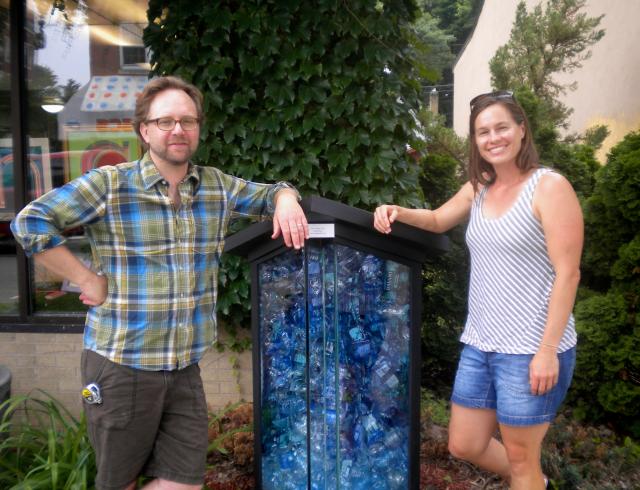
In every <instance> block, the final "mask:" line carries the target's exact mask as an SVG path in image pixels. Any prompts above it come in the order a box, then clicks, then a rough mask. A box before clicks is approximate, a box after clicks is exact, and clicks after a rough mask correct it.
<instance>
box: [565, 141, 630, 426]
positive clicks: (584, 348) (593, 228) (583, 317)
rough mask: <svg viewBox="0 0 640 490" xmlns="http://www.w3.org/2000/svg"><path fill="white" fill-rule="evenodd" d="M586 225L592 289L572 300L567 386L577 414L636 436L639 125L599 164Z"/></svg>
mask: <svg viewBox="0 0 640 490" xmlns="http://www.w3.org/2000/svg"><path fill="white" fill-rule="evenodd" d="M585 225H586V226H585V229H586V237H585V238H586V239H585V255H584V269H585V273H586V274H585V275H586V276H587V277H586V282H587V284H588V285H589V286H590V287H591V288H592V289H593V290H595V291H586V292H585V291H583V292H582V295H586V296H587V297H586V298H584V299H582V300H581V301H579V302H578V304H577V306H576V326H577V330H578V333H579V335H580V345H579V349H578V361H577V366H576V374H575V380H574V385H573V387H572V389H571V391H570V394H571V397H572V399H573V403H574V404H575V405H576V406H577V410H576V411H577V413H578V415H580V416H582V417H587V418H590V419H595V420H598V419H603V420H609V421H612V422H613V421H615V422H617V423H618V426H619V427H620V428H623V430H625V431H630V432H631V433H632V434H633V435H634V436H635V437H640V417H639V416H640V316H639V315H638V306H639V305H640V132H634V133H630V134H628V135H627V136H626V137H625V138H624V139H623V141H621V142H620V143H619V144H618V145H616V146H615V147H614V148H613V149H612V150H611V152H610V153H609V156H608V160H607V164H606V165H605V166H603V167H602V168H601V169H600V170H599V171H598V173H597V175H596V185H595V190H594V192H593V195H592V196H591V197H590V198H589V199H588V200H587V203H586V209H585ZM596 291H597V292H596Z"/></svg>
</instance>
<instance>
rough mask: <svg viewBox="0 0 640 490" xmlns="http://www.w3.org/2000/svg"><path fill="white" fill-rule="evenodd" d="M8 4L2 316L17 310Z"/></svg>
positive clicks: (0, 33)
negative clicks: (12, 228) (11, 228)
mask: <svg viewBox="0 0 640 490" xmlns="http://www.w3.org/2000/svg"><path fill="white" fill-rule="evenodd" d="M9 5H10V4H9V0H0V274H1V275H2V280H1V281H0V315H6V314H15V313H17V312H18V268H17V262H16V244H15V241H14V240H13V236H12V235H11V231H10V230H9V223H10V222H11V219H12V218H13V215H14V212H15V209H14V208H15V204H14V196H13V171H14V161H13V142H12V139H11V96H10V95H11V65H10V62H11V45H10V37H9V35H10V32H9V30H10V28H9Z"/></svg>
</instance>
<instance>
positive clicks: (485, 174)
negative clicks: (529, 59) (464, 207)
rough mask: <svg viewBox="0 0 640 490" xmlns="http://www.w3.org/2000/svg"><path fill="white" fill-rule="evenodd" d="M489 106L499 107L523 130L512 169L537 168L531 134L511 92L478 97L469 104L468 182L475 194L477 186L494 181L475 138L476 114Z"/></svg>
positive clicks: (489, 167)
mask: <svg viewBox="0 0 640 490" xmlns="http://www.w3.org/2000/svg"><path fill="white" fill-rule="evenodd" d="M493 104H500V105H502V106H503V107H504V108H505V109H507V110H508V111H509V113H510V114H511V117H512V118H513V120H514V121H515V122H516V123H517V124H522V125H523V127H524V138H522V146H521V148H520V151H519V152H518V155H517V157H516V166H517V167H518V168H519V169H520V171H521V172H522V173H525V172H527V171H529V170H531V169H532V168H537V167H538V166H539V164H540V163H539V159H538V152H537V150H536V148H535V146H534V145H533V134H532V132H531V126H530V125H529V120H528V119H527V115H526V114H525V113H524V110H523V109H522V107H521V106H520V104H518V102H517V101H516V99H515V98H514V97H513V94H512V93H511V92H492V93H489V94H482V95H479V96H477V97H475V98H473V99H472V100H471V116H470V117H469V146H470V147H469V181H470V182H471V185H472V186H473V190H474V191H476V192H477V190H478V184H482V185H487V184H491V183H492V182H493V181H494V180H495V178H496V171H495V169H494V168H493V166H492V165H491V164H490V163H489V162H487V161H486V160H485V159H484V158H482V156H480V151H479V150H478V145H477V144H476V138H475V123H476V119H477V117H478V114H480V113H481V112H482V111H484V110H485V109H486V108H487V107H489V106H492V105H493Z"/></svg>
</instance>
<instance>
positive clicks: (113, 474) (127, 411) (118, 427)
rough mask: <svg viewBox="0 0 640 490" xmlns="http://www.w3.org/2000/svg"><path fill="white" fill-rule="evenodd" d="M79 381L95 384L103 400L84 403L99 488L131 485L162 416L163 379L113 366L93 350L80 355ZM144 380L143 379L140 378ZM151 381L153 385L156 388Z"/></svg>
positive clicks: (115, 489) (151, 447) (119, 489)
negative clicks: (94, 455)
mask: <svg viewBox="0 0 640 490" xmlns="http://www.w3.org/2000/svg"><path fill="white" fill-rule="evenodd" d="M81 372H82V382H83V384H85V385H87V384H89V383H95V384H96V385H98V386H99V389H100V392H101V395H102V401H101V403H98V404H89V403H85V404H84V411H85V414H86V416H87V431H88V433H89V438H90V440H91V445H92V446H93V449H94V451H95V454H96V465H97V468H98V474H97V476H96V487H97V488H98V489H99V490H121V489H123V488H128V487H129V486H131V483H130V482H134V481H135V480H136V479H137V478H138V476H139V474H140V471H141V470H142V468H143V467H144V465H145V463H146V461H147V458H148V457H149V455H150V454H151V451H152V450H153V447H154V440H155V436H156V432H157V430H158V426H159V424H160V421H161V416H162V405H163V397H164V394H163V389H162V388H163V379H162V377H158V375H157V373H153V374H155V375H156V376H155V381H153V380H150V379H149V376H150V373H145V372H143V371H140V370H137V369H133V368H130V367H127V366H122V365H120V364H116V363H113V362H111V361H109V360H108V359H106V358H104V357H102V356H100V355H98V354H96V353H95V352H92V351H87V350H85V351H83V353H82V364H81ZM143 376H144V377H145V379H142V377H143ZM154 383H155V384H154Z"/></svg>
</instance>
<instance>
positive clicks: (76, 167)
mask: <svg viewBox="0 0 640 490" xmlns="http://www.w3.org/2000/svg"><path fill="white" fill-rule="evenodd" d="M66 147H67V158H68V160H67V165H66V170H65V178H66V180H67V181H69V180H73V179H75V178H76V177H79V176H80V175H82V174H84V173H85V172H88V171H89V170H91V169H94V168H98V167H102V166H104V165H117V164H118V163H123V162H130V161H132V160H136V159H138V158H139V157H140V156H141V148H140V144H139V142H138V137H137V136H136V134H135V133H134V132H132V131H131V130H130V129H129V130H127V129H125V128H122V129H121V130H118V129H111V128H109V129H104V130H98V129H93V130H86V129H77V130H76V129H68V130H67V133H66Z"/></svg>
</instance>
